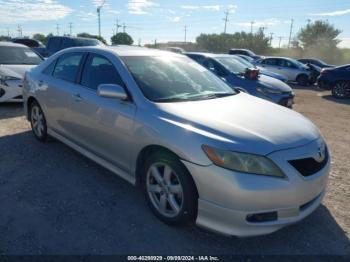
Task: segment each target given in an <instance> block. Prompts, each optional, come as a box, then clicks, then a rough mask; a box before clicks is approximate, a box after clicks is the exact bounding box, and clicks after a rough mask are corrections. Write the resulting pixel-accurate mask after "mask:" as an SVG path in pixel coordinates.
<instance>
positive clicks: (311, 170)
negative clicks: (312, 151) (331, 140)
mask: <svg viewBox="0 0 350 262" xmlns="http://www.w3.org/2000/svg"><path fill="white" fill-rule="evenodd" d="M328 157H329V154H328V150H326V155H325V158H324V160H323V161H322V162H317V161H316V160H315V159H314V158H312V157H309V158H303V159H296V160H289V161H288V162H289V164H291V165H292V166H293V167H294V168H295V169H296V170H297V171H298V172H299V173H300V174H301V175H302V176H305V177H308V176H312V175H313V174H315V173H317V172H319V171H320V170H321V169H322V168H324V167H325V166H326V164H327V162H328Z"/></svg>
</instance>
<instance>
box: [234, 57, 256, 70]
mask: <svg viewBox="0 0 350 262" xmlns="http://www.w3.org/2000/svg"><path fill="white" fill-rule="evenodd" d="M232 58H233V59H236V60H237V61H238V62H240V63H241V64H243V65H244V66H245V67H247V68H256V66H255V65H253V64H252V63H250V62H249V61H247V60H245V59H244V58H242V57H239V56H236V57H232Z"/></svg>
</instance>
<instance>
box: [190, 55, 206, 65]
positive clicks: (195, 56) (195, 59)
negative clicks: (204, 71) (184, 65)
mask: <svg viewBox="0 0 350 262" xmlns="http://www.w3.org/2000/svg"><path fill="white" fill-rule="evenodd" d="M189 57H190V58H191V59H193V60H194V61H196V62H197V63H200V64H203V61H204V57H203V56H200V55H189Z"/></svg>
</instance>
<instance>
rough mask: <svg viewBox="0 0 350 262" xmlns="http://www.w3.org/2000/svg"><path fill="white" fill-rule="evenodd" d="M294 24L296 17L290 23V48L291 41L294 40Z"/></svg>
mask: <svg viewBox="0 0 350 262" xmlns="http://www.w3.org/2000/svg"><path fill="white" fill-rule="evenodd" d="M293 25H294V19H293V18H292V20H291V23H290V32H289V41H288V48H290V43H291V41H292V34H293Z"/></svg>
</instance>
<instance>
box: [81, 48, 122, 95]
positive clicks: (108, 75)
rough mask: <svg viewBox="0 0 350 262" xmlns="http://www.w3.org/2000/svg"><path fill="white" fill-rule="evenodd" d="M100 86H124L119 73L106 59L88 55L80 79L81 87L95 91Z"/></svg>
mask: <svg viewBox="0 0 350 262" xmlns="http://www.w3.org/2000/svg"><path fill="white" fill-rule="evenodd" d="M100 84H116V85H120V86H124V83H123V81H122V79H121V77H120V75H119V73H118V72H117V70H116V69H115V67H114V65H113V64H112V63H111V62H110V61H109V60H108V59H107V58H105V57H102V56H100V55H89V58H88V60H87V61H86V63H85V67H84V70H83V74H82V77H81V85H83V86H86V87H88V88H90V89H93V90H97V88H98V86H99V85H100Z"/></svg>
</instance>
